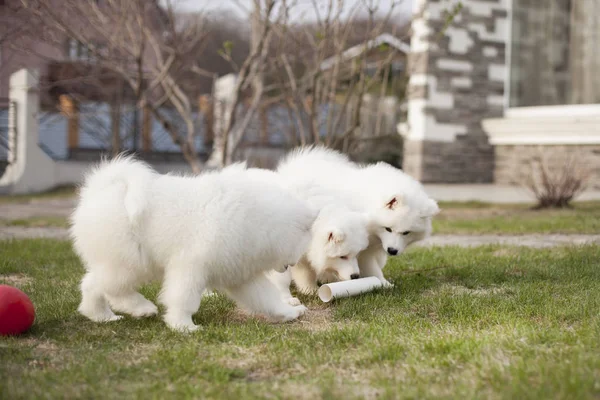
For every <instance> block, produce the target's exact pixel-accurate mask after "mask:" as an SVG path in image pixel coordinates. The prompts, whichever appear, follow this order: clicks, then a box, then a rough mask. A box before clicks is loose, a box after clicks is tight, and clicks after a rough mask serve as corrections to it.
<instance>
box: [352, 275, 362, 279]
mask: <svg viewBox="0 0 600 400" xmlns="http://www.w3.org/2000/svg"><path fill="white" fill-rule="evenodd" d="M358 278H360V275H359V274H352V275H350V279H358Z"/></svg>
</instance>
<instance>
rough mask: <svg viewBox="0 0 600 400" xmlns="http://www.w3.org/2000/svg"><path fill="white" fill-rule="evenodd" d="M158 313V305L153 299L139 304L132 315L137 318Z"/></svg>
mask: <svg viewBox="0 0 600 400" xmlns="http://www.w3.org/2000/svg"><path fill="white" fill-rule="evenodd" d="M156 314H158V307H156V305H155V304H154V303H152V302H151V301H149V302H147V303H144V304H142V305H140V306H138V307H137V308H136V309H135V310H132V312H131V315H132V316H133V317H135V318H142V317H151V316H153V315H156Z"/></svg>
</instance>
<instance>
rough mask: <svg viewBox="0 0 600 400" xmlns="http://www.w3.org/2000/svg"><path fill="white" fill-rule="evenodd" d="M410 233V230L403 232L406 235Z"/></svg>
mask: <svg viewBox="0 0 600 400" xmlns="http://www.w3.org/2000/svg"><path fill="white" fill-rule="evenodd" d="M409 233H410V231H405V232H402V234H403V235H404V236H406V235H408V234H409Z"/></svg>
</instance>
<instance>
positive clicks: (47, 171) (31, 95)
mask: <svg viewBox="0 0 600 400" xmlns="http://www.w3.org/2000/svg"><path fill="white" fill-rule="evenodd" d="M38 82H39V78H38V73H37V71H35V70H27V69H21V70H19V71H17V72H15V73H14V74H12V75H11V77H10V83H9V100H10V102H12V103H14V113H11V114H12V118H11V121H10V122H9V123H10V125H9V128H11V129H10V130H11V131H12V132H13V133H12V134H11V135H15V136H14V137H13V138H14V139H16V140H11V141H12V142H13V143H14V145H11V150H10V151H11V154H10V155H9V160H11V161H12V162H11V164H9V165H8V166H7V167H6V171H5V173H4V175H3V176H2V178H0V191H2V192H3V193H9V194H26V193H35V192H41V191H44V190H48V189H50V188H52V187H54V186H55V185H56V180H55V162H54V160H52V159H51V158H50V157H48V155H47V154H46V153H44V152H43V151H42V150H41V149H40V147H39V146H38V139H39V123H38V118H39V93H38ZM13 138H11V139H13Z"/></svg>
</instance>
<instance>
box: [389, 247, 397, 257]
mask: <svg viewBox="0 0 600 400" xmlns="http://www.w3.org/2000/svg"><path fill="white" fill-rule="evenodd" d="M388 253H390V255H392V256H395V255H396V254H398V250H397V249H394V248H393V247H388Z"/></svg>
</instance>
